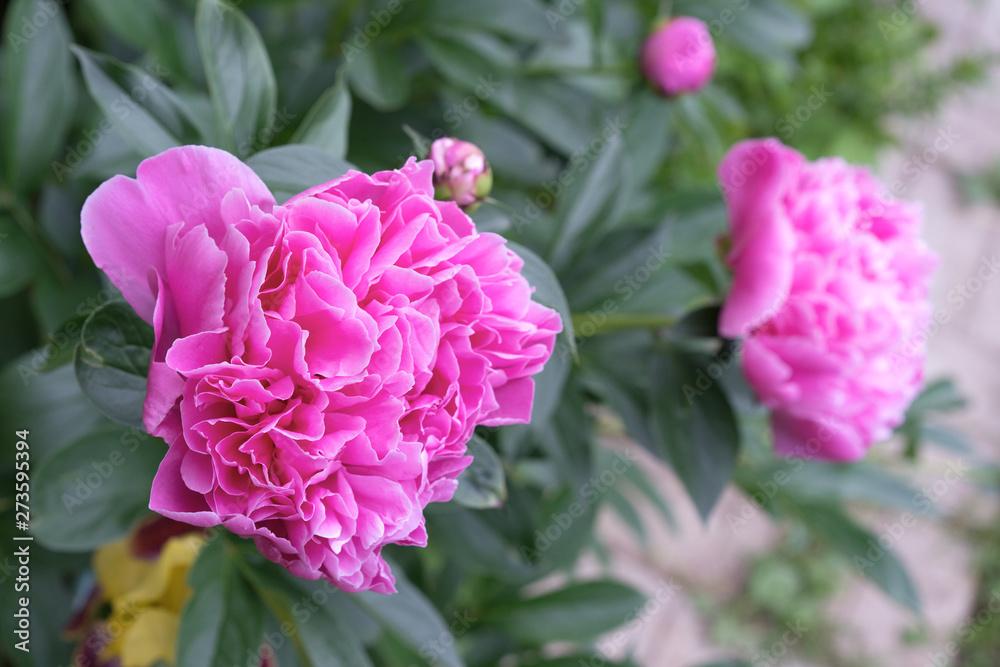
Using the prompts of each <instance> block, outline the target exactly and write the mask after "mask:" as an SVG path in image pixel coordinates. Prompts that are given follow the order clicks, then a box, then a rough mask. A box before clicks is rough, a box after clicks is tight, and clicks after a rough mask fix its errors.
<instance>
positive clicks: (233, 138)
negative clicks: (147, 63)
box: [195, 0, 278, 156]
mask: <svg viewBox="0 0 1000 667" xmlns="http://www.w3.org/2000/svg"><path fill="white" fill-rule="evenodd" d="M195 26H196V30H197V34H198V49H199V50H200V51H201V57H202V60H203V62H204V65H205V77H206V78H207V79H208V90H209V92H210V93H211V97H212V107H213V109H214V110H215V121H216V124H217V125H218V126H219V129H220V130H221V135H222V137H223V140H224V142H225V144H226V148H228V149H230V150H232V151H235V153H236V154H237V155H239V156H246V155H249V154H250V153H253V152H254V151H256V150H257V149H258V148H259V146H260V145H261V144H263V143H266V142H264V141H263V138H264V130H265V128H266V127H267V126H268V125H269V124H270V123H271V122H272V121H273V119H274V115H275V109H276V104H277V96H278V86H277V82H276V81H275V78H274V69H273V68H272V67H271V60H270V58H269V57H268V55H267V49H265V47H264V42H263V40H262V39H261V37H260V33H258V32H257V28H255V27H254V25H253V23H251V22H250V19H248V18H247V17H246V16H245V15H244V14H243V13H242V12H240V11H239V10H237V9H234V8H233V7H231V6H229V5H227V4H226V3H225V2H222V0H200V1H199V3H198V13H197V16H196V18H195Z"/></svg>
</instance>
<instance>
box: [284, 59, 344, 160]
mask: <svg viewBox="0 0 1000 667" xmlns="http://www.w3.org/2000/svg"><path fill="white" fill-rule="evenodd" d="M350 124H351V93H350V91H349V90H348V89H347V83H346V81H345V80H344V78H343V77H341V78H340V79H338V81H337V84H336V85H334V86H333V87H331V88H329V89H328V90H327V91H326V92H325V93H323V94H322V95H321V96H320V98H319V99H318V100H316V103H315V104H314V105H313V106H312V108H311V109H309V113H307V114H306V117H305V120H303V121H302V124H301V125H299V127H298V128H297V129H296V130H295V134H293V135H292V141H291V143H293V144H308V145H310V146H315V147H316V148H320V149H322V150H324V151H326V152H327V153H329V154H330V155H332V156H334V157H337V158H341V159H343V158H344V157H346V156H347V142H348V133H347V131H348V128H349V127H350Z"/></svg>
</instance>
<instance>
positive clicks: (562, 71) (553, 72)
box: [521, 65, 632, 76]
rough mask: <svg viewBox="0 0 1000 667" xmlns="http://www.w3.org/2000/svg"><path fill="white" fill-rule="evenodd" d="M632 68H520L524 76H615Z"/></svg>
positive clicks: (611, 66)
mask: <svg viewBox="0 0 1000 667" xmlns="http://www.w3.org/2000/svg"><path fill="white" fill-rule="evenodd" d="M631 71H632V68H630V67H625V66H622V65H619V66H613V65H602V66H597V67H584V66H573V65H561V66H555V65H532V66H529V67H525V68H524V69H522V70H521V74H524V75H526V76H617V75H620V74H628V73H629V72H631Z"/></svg>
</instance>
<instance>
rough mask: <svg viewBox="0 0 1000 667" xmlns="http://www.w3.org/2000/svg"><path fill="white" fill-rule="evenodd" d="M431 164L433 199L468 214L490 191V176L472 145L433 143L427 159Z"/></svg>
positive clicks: (449, 140) (446, 141)
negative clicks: (451, 202)
mask: <svg viewBox="0 0 1000 667" xmlns="http://www.w3.org/2000/svg"><path fill="white" fill-rule="evenodd" d="M428 157H429V158H430V160H431V161H432V162H433V163H434V196H435V197H436V198H437V199H443V200H451V201H453V202H455V203H456V204H458V205H459V206H461V207H462V208H463V209H464V210H465V211H467V212H472V211H473V210H475V209H476V208H477V207H478V206H479V204H481V203H482V201H483V199H485V198H486V196H487V195H489V193H490V190H491V189H492V188H493V172H492V171H491V170H490V165H489V163H487V162H486V157H485V156H484V155H483V152H482V151H481V150H480V149H479V147H478V146H476V145H475V144H470V143H469V142H467V141H459V140H458V139H452V138H451V137H444V138H442V139H437V140H436V141H435V142H434V143H432V144H431V152H430V155H429V156H428Z"/></svg>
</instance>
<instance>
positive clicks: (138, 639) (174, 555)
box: [94, 533, 205, 667]
mask: <svg viewBox="0 0 1000 667" xmlns="http://www.w3.org/2000/svg"><path fill="white" fill-rule="evenodd" d="M204 546H205V538H204V537H202V535H200V534H199V533H187V534H184V535H179V536H177V537H172V538H170V539H169V540H167V542H166V543H165V544H164V546H163V550H162V551H161V552H160V554H159V556H158V557H157V558H156V560H142V559H139V558H136V557H135V556H134V555H133V554H132V548H131V546H130V543H129V539H128V538H126V539H123V540H119V541H118V542H112V543H111V544H108V545H105V546H103V547H101V548H100V549H98V550H97V552H95V553H94V572H95V573H96V575H97V582H98V584H99V585H100V587H101V591H102V593H103V595H104V598H105V599H106V600H107V601H108V602H110V604H111V615H110V616H109V617H108V619H107V621H106V622H105V629H106V632H107V634H108V636H109V637H110V639H111V641H110V643H109V644H108V645H107V646H105V648H104V650H103V651H101V658H102V659H104V660H110V659H111V658H115V657H117V658H119V660H120V661H121V665H122V667H149V666H150V665H152V664H154V663H155V662H157V661H162V662H165V663H167V664H168V665H173V664H175V660H176V657H177V656H176V644H177V629H178V626H179V624H180V612H181V608H182V607H183V606H184V603H185V602H187V600H188V598H189V597H191V587H190V586H188V584H187V574H188V571H189V570H190V569H191V565H192V564H193V563H194V561H195V558H197V556H198V553H199V552H200V551H201V549H202V547H204Z"/></svg>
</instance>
